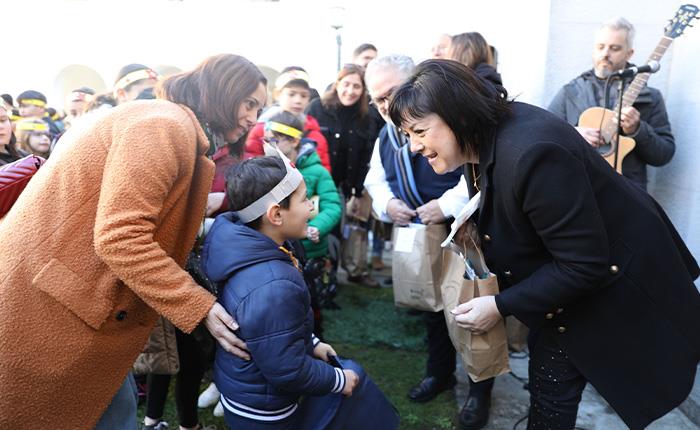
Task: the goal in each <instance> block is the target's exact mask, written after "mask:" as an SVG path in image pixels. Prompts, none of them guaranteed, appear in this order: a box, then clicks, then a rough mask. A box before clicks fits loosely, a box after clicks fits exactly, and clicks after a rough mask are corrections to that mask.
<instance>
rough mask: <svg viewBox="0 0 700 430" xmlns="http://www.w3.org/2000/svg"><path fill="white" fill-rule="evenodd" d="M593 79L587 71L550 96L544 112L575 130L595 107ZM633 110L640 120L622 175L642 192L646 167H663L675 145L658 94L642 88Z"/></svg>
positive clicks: (590, 71)
mask: <svg viewBox="0 0 700 430" xmlns="http://www.w3.org/2000/svg"><path fill="white" fill-rule="evenodd" d="M595 79H597V78H596V77H595V74H594V73H593V70H589V71H587V72H584V73H583V74H581V75H580V76H578V77H577V78H575V79H574V80H572V81H571V82H569V83H568V84H566V85H564V86H563V87H562V88H561V89H560V90H559V92H558V93H557V95H556V96H554V99H553V100H552V102H551V103H550V105H549V107H548V110H549V111H550V112H552V113H554V114H555V115H557V116H559V117H560V118H562V119H564V120H566V121H567V122H568V123H569V124H571V125H573V126H576V125H577V124H578V119H579V116H580V115H581V113H583V111H585V110H586V109H588V108H590V107H594V106H599V104H598V100H597V99H596V95H595V91H594V85H595V84H594V82H595V81H594V80H595ZM613 104H614V102H613ZM633 106H634V108H636V109H637V110H638V111H639V114H640V117H641V120H640V124H639V129H637V132H636V133H635V134H634V135H629V137H632V138H633V139H634V140H635V142H636V146H635V148H634V150H633V151H632V152H631V153H630V154H629V155H628V156H627V157H625V159H624V161H623V163H622V174H623V175H624V176H626V177H627V178H629V179H631V180H632V181H633V182H635V183H637V184H639V185H641V186H642V188H644V189H646V184H647V171H646V165H647V164H650V165H652V166H663V165H664V164H666V163H668V162H669V161H670V160H671V157H673V153H674V152H675V150H676V144H675V141H674V139H673V134H672V133H671V124H669V122H668V115H667V114H666V106H665V105H664V99H663V97H662V96H661V92H660V91H659V90H657V89H656V88H650V87H646V86H645V87H644V88H643V89H642V90H641V91H640V93H639V96H638V97H637V100H636V101H635V102H634V104H633Z"/></svg>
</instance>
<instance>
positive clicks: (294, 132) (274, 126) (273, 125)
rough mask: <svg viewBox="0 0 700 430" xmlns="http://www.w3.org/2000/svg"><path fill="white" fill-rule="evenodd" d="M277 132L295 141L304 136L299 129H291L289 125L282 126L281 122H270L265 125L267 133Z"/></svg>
mask: <svg viewBox="0 0 700 430" xmlns="http://www.w3.org/2000/svg"><path fill="white" fill-rule="evenodd" d="M268 130H269V131H276V132H277V133H282V134H284V135H287V136H289V137H291V138H293V139H299V138H301V136H302V135H303V134H304V132H302V131H301V130H299V129H296V128H294V127H290V126H288V125H287V124H282V123H281V122H275V121H268V122H266V123H265V131H268Z"/></svg>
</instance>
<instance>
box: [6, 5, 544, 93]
mask: <svg viewBox="0 0 700 430" xmlns="http://www.w3.org/2000/svg"><path fill="white" fill-rule="evenodd" d="M332 5H342V6H344V7H345V8H346V13H345V21H346V22H345V26H344V28H343V30H342V39H343V50H342V52H343V61H349V60H350V56H351V53H352V50H353V49H354V48H355V46H357V45H359V44H360V43H363V42H371V43H374V44H375V45H377V47H378V48H379V50H380V54H381V53H384V54H388V53H390V52H397V53H404V54H408V55H411V56H412V57H413V58H414V59H415V60H417V61H418V60H422V59H425V58H426V57H427V56H428V53H429V49H430V46H431V45H432V43H433V41H434V39H435V38H436V36H437V35H438V34H439V33H442V32H448V33H452V34H454V33H460V32H464V31H480V32H481V33H482V34H483V35H484V36H485V37H486V39H487V40H488V41H489V42H490V43H491V44H492V45H494V46H496V47H497V48H498V50H499V58H500V60H501V63H500V67H499V70H500V71H501V72H502V73H503V77H504V80H505V82H506V84H507V86H508V88H509V90H510V91H511V93H512V94H514V95H515V94H517V95H520V99H522V100H525V101H532V102H536V101H537V100H538V99H539V97H540V94H541V92H542V82H543V81H542V75H543V72H544V64H545V62H544V60H545V54H546V49H545V48H546V41H547V35H548V32H547V22H548V19H549V1H537V2H521V1H514V0H511V1H503V0H497V1H493V2H483V1H474V0H469V1H446V0H434V1H424V0H423V1H414V2H402V1H369V0H333V1H323V0H308V1H306V0H280V1H279V2H273V3H270V2H260V1H257V2H256V1H249V0H237V1H226V0H184V1H168V0H148V1H134V0H121V1H117V0H53V1H50V0H43V1H41V0H22V1H15V2H8V3H7V4H6V5H5V6H3V16H4V17H5V18H6V19H5V20H4V21H5V23H6V24H5V25H6V27H5V30H6V33H5V34H17V35H22V36H21V37H22V39H23V41H24V42H25V43H24V46H32V47H33V48H32V49H19V47H17V45H16V44H14V47H17V49H13V52H12V56H11V57H9V56H8V57H6V58H7V59H8V60H11V62H10V61H8V62H6V61H3V65H2V67H0V92H10V93H12V94H13V95H15V96H16V95H17V94H18V93H19V92H21V91H23V90H26V89H29V88H32V89H38V90H40V91H43V92H45V93H46V94H47V96H48V97H49V102H50V104H54V105H57V106H60V105H61V103H62V96H63V95H62V94H56V93H54V92H53V87H52V83H53V78H54V77H55V76H56V75H57V74H58V73H59V71H60V70H61V69H63V67H65V66H66V65H69V64H83V65H86V66H89V67H92V68H93V69H95V70H96V71H97V72H98V73H99V74H100V75H102V77H103V78H104V80H105V82H106V83H107V84H108V85H110V84H111V83H112V82H114V78H115V75H116V73H117V71H118V70H119V68H121V67H122V66H123V65H125V64H128V63H135V62H136V63H144V64H147V65H151V66H155V65H161V64H171V65H174V66H178V67H180V68H182V69H188V68H191V67H193V66H194V65H196V64H197V63H198V62H199V61H201V60H202V59H204V58H205V57H206V56H208V55H212V54H217V53H220V52H233V53H237V54H241V55H244V56H245V57H247V58H249V59H250V60H251V61H253V62H255V63H257V64H263V65H268V66H272V67H274V68H277V69H281V68H283V67H284V66H287V65H291V64H296V65H302V66H303V67H305V68H307V70H308V71H309V73H310V74H311V77H312V81H313V82H312V83H313V84H314V85H315V86H316V87H317V88H321V89H323V88H325V87H326V85H327V84H328V83H329V82H331V81H332V80H333V79H334V77H335V72H336V41H335V32H334V30H333V29H331V28H330V24H329V22H328V20H329V17H330V12H329V8H330V6H332ZM6 10H9V13H8V14H5V11H6ZM38 11H40V12H38ZM22 16H32V19H33V21H34V22H35V23H34V24H33V25H32V27H34V28H42V29H43V32H29V31H27V30H28V29H27V26H26V25H25V21H24V20H22V19H13V18H15V17H22ZM149 17H150V18H149ZM32 39H33V40H32Z"/></svg>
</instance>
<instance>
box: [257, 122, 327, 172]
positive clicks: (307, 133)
mask: <svg viewBox="0 0 700 430" xmlns="http://www.w3.org/2000/svg"><path fill="white" fill-rule="evenodd" d="M264 135H265V123H263V122H259V123H257V124H255V127H253V129H252V130H250V132H249V133H248V140H247V141H246V143H245V158H246V159H248V158H253V157H260V156H263V155H265V152H264V151H263V136H264ZM304 137H306V138H308V139H311V140H313V141H314V142H316V152H317V153H318V156H319V157H321V164H322V165H323V167H325V168H326V170H328V171H329V172H330V171H331V160H330V158H329V156H328V142H327V141H326V138H325V137H324V136H323V133H321V127H320V126H319V125H318V121H316V118H314V117H312V116H311V115H306V125H304Z"/></svg>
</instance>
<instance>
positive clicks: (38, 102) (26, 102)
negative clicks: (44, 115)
mask: <svg viewBox="0 0 700 430" xmlns="http://www.w3.org/2000/svg"><path fill="white" fill-rule="evenodd" d="M19 104H20V105H34V106H39V107H44V106H46V102H45V101H43V100H39V99H22V100H20V101H19Z"/></svg>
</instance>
